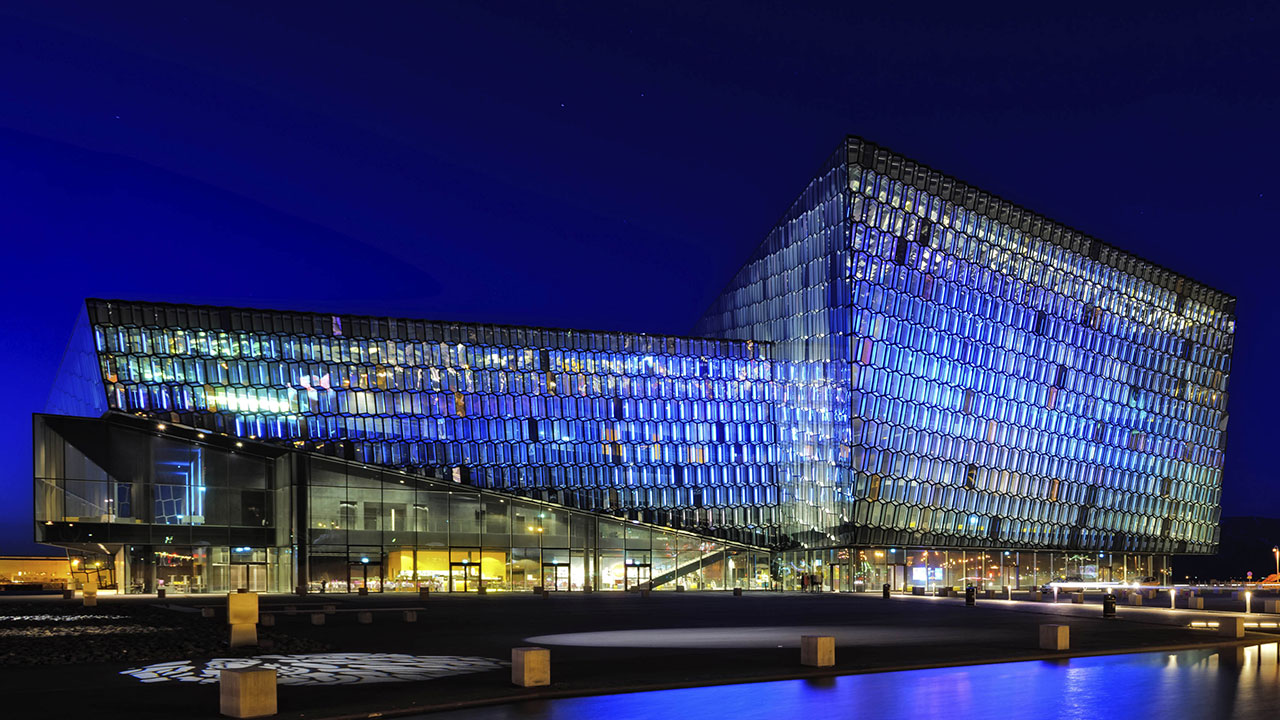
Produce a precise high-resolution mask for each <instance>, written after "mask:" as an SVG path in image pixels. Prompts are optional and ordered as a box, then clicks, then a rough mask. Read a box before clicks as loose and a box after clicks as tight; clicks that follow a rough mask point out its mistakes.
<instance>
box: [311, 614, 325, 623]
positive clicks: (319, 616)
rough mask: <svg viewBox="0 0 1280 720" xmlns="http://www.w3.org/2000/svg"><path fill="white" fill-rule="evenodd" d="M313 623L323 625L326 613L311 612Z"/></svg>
mask: <svg viewBox="0 0 1280 720" xmlns="http://www.w3.org/2000/svg"><path fill="white" fill-rule="evenodd" d="M311 624H312V625H323V624H324V613H311Z"/></svg>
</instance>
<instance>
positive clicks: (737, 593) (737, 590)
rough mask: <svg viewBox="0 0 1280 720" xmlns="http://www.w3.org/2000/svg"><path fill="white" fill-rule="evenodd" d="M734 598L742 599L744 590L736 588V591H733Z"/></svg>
mask: <svg viewBox="0 0 1280 720" xmlns="http://www.w3.org/2000/svg"><path fill="white" fill-rule="evenodd" d="M733 596H734V597H742V588H734V589H733Z"/></svg>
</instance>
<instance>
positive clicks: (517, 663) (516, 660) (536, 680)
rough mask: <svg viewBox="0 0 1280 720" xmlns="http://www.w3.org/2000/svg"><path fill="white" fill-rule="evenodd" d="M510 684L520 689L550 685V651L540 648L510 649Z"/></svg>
mask: <svg viewBox="0 0 1280 720" xmlns="http://www.w3.org/2000/svg"><path fill="white" fill-rule="evenodd" d="M511 683H512V684H513V685H518V686H520V687H541V686H543V685H550V684H551V651H550V650H547V649H546V648H540V647H518V648H511Z"/></svg>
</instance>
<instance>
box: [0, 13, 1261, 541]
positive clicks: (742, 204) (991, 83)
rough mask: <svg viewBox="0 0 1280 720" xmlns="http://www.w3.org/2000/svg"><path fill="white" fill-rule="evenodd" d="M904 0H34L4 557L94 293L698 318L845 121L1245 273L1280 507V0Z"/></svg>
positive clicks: (6, 61) (1099, 228) (676, 324)
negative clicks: (825, 2)
mask: <svg viewBox="0 0 1280 720" xmlns="http://www.w3.org/2000/svg"><path fill="white" fill-rule="evenodd" d="M686 5H687V7H686ZM775 5H776V6H777V7H786V5H785V4H775ZM878 5H896V6H897V7H895V8H892V9H886V8H883V7H874V6H871V4H867V3H832V7H815V6H806V7H807V9H791V10H789V11H787V12H786V14H781V13H780V12H779V11H776V10H775V11H768V10H765V9H763V7H764V6H760V7H755V6H752V5H751V4H749V3H748V4H745V5H744V4H743V3H726V4H723V5H721V4H712V3H684V4H672V5H671V6H667V7H659V6H657V5H656V4H648V3H626V2H609V3H581V4H575V3H566V2H561V3H554V4H553V3H543V2H536V3H519V4H517V3H510V4H509V5H508V4H501V3H484V2H460V3H404V4H398V3H389V2H383V3H336V4H331V5H325V4H315V3H306V4H302V3H292V4H289V3H282V4H276V3H272V4H261V5H260V4H251V3H243V4H239V5H231V4H223V5H218V6H215V5H214V4H213V3H173V2H163V3H152V4H147V3H136V2H135V3H127V4H124V5H118V4H115V3H84V7H80V8H77V7H76V6H75V4H74V3H4V4H0V68H3V71H0V237H3V240H2V241H0V242H3V247H4V248H5V252H4V254H3V256H2V257H3V260H4V262H3V264H2V265H0V268H2V270H0V272H3V277H2V278H0V293H2V295H0V300H2V302H3V311H2V312H0V383H3V384H2V385H0V387H2V388H3V391H4V398H5V400H6V402H5V407H4V412H3V415H2V416H0V418H2V423H3V428H2V430H3V432H0V443H3V446H2V448H0V523H2V528H0V554H13V553H21V552H44V551H45V550H46V549H41V548H39V547H38V546H35V545H34V544H32V543H31V542H30V537H31V534H32V531H31V489H30V488H31V459H30V458H31V452H30V443H31V437H30V435H31V433H30V413H31V412H33V411H38V410H40V409H42V408H43V406H44V402H45V399H46V397H47V394H48V389H49V386H50V384H51V381H52V378H53V373H54V370H55V367H56V364H57V361H58V360H59V358H60V356H61V353H62V350H63V347H64V345H65V341H66V338H67V336H68V335H69V332H70V329H71V325H72V322H73V320H74V318H75V315H76V312H77V310H78V308H79V304H80V302H81V300H82V299H83V298H84V297H86V296H101V297H127V298H140V299H149V300H166V301H176V302H200V303H223V304H237V305H251V306H262V307H277V308H296V309H308V310H320V311H341V312H358V313H371V314H393V315H404V316H416V317H429V318H439V319H458V320H474V321H493V322H506V323H521V324H539V325H554V326H580V327H588V328H603V329H617V330H633V331H647V332H661V333H687V332H688V331H689V329H690V327H691V325H692V324H693V322H694V321H695V320H696V319H697V317H698V316H699V315H700V314H701V312H702V310H703V309H704V308H705V307H706V305H707V304H708V303H709V302H710V300H711V299H712V297H713V296H714V295H715V293H716V292H717V291H718V290H719V289H720V287H721V286H722V285H723V284H724V282H726V281H727V279H728V278H729V276H730V275H731V274H732V272H733V271H734V270H735V269H736V268H737V267H738V265H740V264H741V263H742V261H743V260H744V259H745V257H746V255H747V254H748V253H749V251H750V250H751V248H752V247H753V246H754V245H755V244H756V243H757V242H759V240H760V239H761V238H762V237H763V235H764V233H765V232H766V231H767V230H768V228H769V227H770V226H771V224H772V222H773V221H774V220H775V219H776V218H777V216H778V215H779V214H780V213H781V212H782V211H783V210H784V209H785V208H786V206H787V205H788V204H789V202H790V201H791V199H792V198H793V197H794V196H795V195H796V194H797V193H798V192H799V190H800V189H801V187H802V186H803V184H804V182H805V180H806V179H807V178H808V177H809V176H810V175H811V173H812V172H813V171H815V170H816V169H817V167H818V166H819V164H820V163H821V162H822V161H823V160H824V159H825V158H826V157H827V156H828V155H829V154H830V152H832V151H833V150H834V148H835V146H836V144H837V143H838V142H839V141H840V139H841V138H842V137H843V136H844V135H845V134H857V135H862V136H864V137H866V138H868V139H871V140H873V141H876V142H879V143H882V144H884V145H886V146H888V147H890V148H892V149H894V150H896V151H898V152H901V153H904V154H906V155H908V156H910V157H913V158H916V159H919V160H921V161H923V162H925V163H927V164H930V165H932V166H934V167H936V168H939V169H941V170H943V171H946V172H948V173H951V174H953V175H956V176H958V177H960V178H961V179H963V180H965V181H968V182H971V183H973V184H975V185H978V186H979V187H982V188H984V189H987V190H990V191H992V192H994V193H996V194H998V195H1001V196H1003V197H1006V198H1009V199H1011V200H1013V201H1015V202H1018V203H1020V204H1022V205H1025V206H1027V207H1030V208H1032V209H1034V210H1036V211H1038V212H1042V213H1044V214H1046V215H1048V216H1050V217H1053V218H1056V219H1059V220H1061V221H1063V222H1066V223H1067V224H1069V225H1072V226H1074V227H1077V228H1080V229H1082V230H1084V231H1086V232H1089V233H1091V234H1093V235H1096V236H1098V237H1100V238H1103V239H1104V240H1106V241H1108V242H1110V243H1112V244H1115V245H1118V246H1120V247H1122V248H1125V249H1127V250H1130V251H1132V252H1135V253H1137V254H1139V255H1142V256H1145V257H1148V258H1151V259H1153V260H1155V261H1157V262H1160V263H1162V264H1164V265H1167V266H1168V267H1170V268H1173V269H1174V270H1177V271H1179V272H1183V273H1185V274H1188V275H1190V276H1191V277H1193V278H1196V279H1199V280H1202V281H1204V282H1207V283H1209V284H1211V285H1214V286H1216V287H1218V288H1221V289H1223V290H1225V291H1227V292H1229V293H1232V294H1234V295H1236V296H1237V297H1238V298H1239V301H1240V302H1239V332H1238V341H1237V345H1236V363H1235V372H1234V376H1233V378H1232V383H1231V391H1232V396H1231V401H1230V410H1231V414H1232V416H1233V417H1232V419H1231V424H1230V428H1231V435H1230V440H1229V448H1228V457H1227V466H1226V481H1225V492H1224V504H1225V513H1226V514H1227V515H1242V514H1262V515H1267V514H1269V515H1280V483H1277V481H1276V479H1275V475H1274V471H1273V469H1272V468H1273V461H1272V456H1273V454H1274V451H1273V448H1274V446H1275V440H1274V438H1273V437H1272V436H1271V433H1272V431H1273V429H1274V425H1273V423H1272V421H1270V420H1268V419H1267V418H1268V417H1270V416H1269V414H1268V413H1269V411H1268V410H1267V409H1266V408H1267V407H1270V406H1271V400H1272V399H1271V397H1270V395H1269V393H1270V390H1271V388H1272V383H1271V382H1270V378H1269V377H1268V374H1269V372H1272V368H1271V365H1272V364H1273V360H1272V358H1274V357H1276V355H1277V350H1278V348H1277V340H1276V337H1277V330H1278V329H1280V320H1278V319H1277V318H1276V316H1275V313H1274V311H1273V307H1274V306H1275V298H1276V281H1275V279H1274V278H1275V275H1276V271H1275V268H1276V265H1277V262H1276V261H1277V255H1278V254H1280V253H1278V252H1277V250H1276V248H1275V245H1274V242H1273V237H1274V234H1275V218H1276V212H1275V211H1276V197H1277V193H1278V192H1280V191H1278V190H1277V188H1276V181H1275V177H1276V172H1275V168H1276V167H1277V165H1280V157H1277V156H1278V155H1280V153H1278V152H1277V143H1276V140H1275V136H1274V131H1275V129H1276V128H1277V127H1280V113H1278V112H1277V106H1278V104H1280V101H1278V92H1280V91H1278V90H1277V87H1280V63H1278V62H1277V50H1276V48H1277V46H1280V43H1277V42H1276V41H1275V38H1276V35H1277V30H1278V29H1280V13H1278V12H1277V10H1276V9H1275V6H1274V5H1272V4H1269V3H1256V4H1254V5H1253V6H1234V7H1229V6H1226V5H1211V4H1186V5H1183V6H1179V5H1178V4H1171V3H1162V4H1159V5H1158V6H1155V5H1153V7H1154V8H1157V9H1153V10H1132V11H1127V12H1121V11H1117V10H1115V9H1114V8H1113V7H1111V6H1112V5H1113V4H1111V3H1108V4H1100V5H1097V6H1086V5H1081V4H1070V5H1060V4H1057V5H1055V4H1039V5H1037V6H1035V7H1019V8H1018V9H1012V8H1011V9H1010V10H1009V11H1007V12H997V11H995V10H983V9H981V8H979V7H977V6H974V5H972V4H963V3H945V4H939V5H937V6H935V7H930V6H929V4H928V3H881V4H878ZM370 6H373V7H372V9H371V8H370ZM122 7H126V8H127V9H125V10H122V9H121V8H122Z"/></svg>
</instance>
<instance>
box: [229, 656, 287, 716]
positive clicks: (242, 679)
mask: <svg viewBox="0 0 1280 720" xmlns="http://www.w3.org/2000/svg"><path fill="white" fill-rule="evenodd" d="M218 684H219V686H220V687H219V688H218V695H219V698H218V699H219V711H220V712H221V713H222V714H223V715H226V716H227V717H233V718H256V717H267V716H268V715H275V714H276V671H275V669H274V668H263V667H247V668H234V669H227V670H222V671H220V672H219V673H218Z"/></svg>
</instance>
